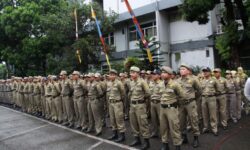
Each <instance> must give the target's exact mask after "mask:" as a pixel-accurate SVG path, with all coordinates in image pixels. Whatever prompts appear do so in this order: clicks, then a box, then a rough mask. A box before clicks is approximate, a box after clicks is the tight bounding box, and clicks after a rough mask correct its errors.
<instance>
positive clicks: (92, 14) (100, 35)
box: [91, 6, 111, 70]
mask: <svg viewBox="0 0 250 150" xmlns="http://www.w3.org/2000/svg"><path fill="white" fill-rule="evenodd" d="M91 17H92V18H93V19H95V23H96V27H97V31H98V34H99V38H100V40H101V43H102V46H103V52H104V53H105V56H106V61H107V64H108V66H109V70H111V65H110V62H109V57H108V54H107V48H106V44H105V41H104V38H103V36H102V31H101V28H100V25H99V22H98V20H97V17H96V14H95V11H94V9H93V7H92V6H91Z"/></svg>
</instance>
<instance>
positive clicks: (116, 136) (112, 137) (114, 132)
mask: <svg viewBox="0 0 250 150" xmlns="http://www.w3.org/2000/svg"><path fill="white" fill-rule="evenodd" d="M117 138H118V134H117V130H113V134H112V135H111V136H110V137H109V138H108V140H115V139H117Z"/></svg>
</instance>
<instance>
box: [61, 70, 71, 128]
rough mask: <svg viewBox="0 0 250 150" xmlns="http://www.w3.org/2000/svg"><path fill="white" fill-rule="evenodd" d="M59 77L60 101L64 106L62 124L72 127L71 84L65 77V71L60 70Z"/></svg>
mask: <svg viewBox="0 0 250 150" xmlns="http://www.w3.org/2000/svg"><path fill="white" fill-rule="evenodd" d="M60 78H61V80H62V81H61V87H62V91H61V96H62V103H63V105H64V108H65V115H66V120H65V122H64V123H63V125H67V126H69V127H73V125H74V124H73V121H74V120H73V119H74V109H73V99H72V95H73V86H72V83H71V81H70V80H69V79H68V78H67V72H66V71H64V70H62V71H61V73H60Z"/></svg>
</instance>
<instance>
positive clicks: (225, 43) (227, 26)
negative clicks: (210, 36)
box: [182, 0, 250, 68]
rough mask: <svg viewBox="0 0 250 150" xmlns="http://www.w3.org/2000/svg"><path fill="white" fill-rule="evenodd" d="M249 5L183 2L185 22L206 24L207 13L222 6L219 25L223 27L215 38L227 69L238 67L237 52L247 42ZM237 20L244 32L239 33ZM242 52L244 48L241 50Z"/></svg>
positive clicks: (218, 0) (203, 0)
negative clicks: (221, 32)
mask: <svg viewBox="0 0 250 150" xmlns="http://www.w3.org/2000/svg"><path fill="white" fill-rule="evenodd" d="M249 3H250V1H249V0H247V1H243V0H235V1H232V0H222V1H221V0H184V2H183V5H182V12H183V15H184V17H185V18H186V20H187V21H190V22H193V21H198V22H199V23H200V24H206V23H207V22H208V21H209V15H208V11H211V10H213V9H214V8H215V6H216V5H218V4H221V5H223V6H224V9H222V10H221V11H222V13H221V17H220V23H221V24H222V25H223V32H224V33H223V34H221V35H219V36H217V37H216V48H217V49H218V50H219V54H220V55H221V57H222V59H223V60H224V61H225V62H228V63H227V66H228V67H231V68H234V67H236V66H240V58H239V52H240V51H239V50H240V49H241V50H242V48H243V47H244V46H243V45H244V44H246V41H249V37H250V36H249V34H247V33H249V17H250V15H249V14H250V13H249V11H248V10H249V8H250V7H249V6H250V5H249ZM237 19H240V20H241V21H242V25H243V27H244V30H243V31H241V32H239V30H238V27H239V24H238V23H237V21H236V20H237ZM243 51H244V48H243Z"/></svg>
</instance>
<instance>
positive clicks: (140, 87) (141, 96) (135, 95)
mask: <svg viewBox="0 0 250 150" xmlns="http://www.w3.org/2000/svg"><path fill="white" fill-rule="evenodd" d="M129 95H130V100H131V101H137V100H145V98H148V97H149V96H150V91H149V87H148V84H147V83H146V82H145V80H143V79H141V78H138V79H137V80H136V81H134V80H132V81H130V89H129Z"/></svg>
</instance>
